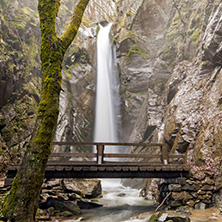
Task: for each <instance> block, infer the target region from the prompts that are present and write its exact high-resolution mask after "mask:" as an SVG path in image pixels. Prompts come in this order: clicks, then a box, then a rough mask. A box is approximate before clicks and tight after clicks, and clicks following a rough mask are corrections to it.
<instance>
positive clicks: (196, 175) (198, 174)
mask: <svg viewBox="0 0 222 222" xmlns="http://www.w3.org/2000/svg"><path fill="white" fill-rule="evenodd" d="M205 176H206V175H205V173H204V172H202V171H198V172H195V173H194V174H193V175H192V177H193V178H194V179H197V180H203V179H204V178H205Z"/></svg>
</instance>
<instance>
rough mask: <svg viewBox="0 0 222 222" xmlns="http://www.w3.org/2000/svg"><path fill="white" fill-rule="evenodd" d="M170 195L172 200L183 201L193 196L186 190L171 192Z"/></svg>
mask: <svg viewBox="0 0 222 222" xmlns="http://www.w3.org/2000/svg"><path fill="white" fill-rule="evenodd" d="M171 197H172V198H173V199H174V200H183V201H188V200H190V199H192V198H193V197H192V196H191V195H190V194H189V193H188V192H186V191H182V192H172V194H171Z"/></svg>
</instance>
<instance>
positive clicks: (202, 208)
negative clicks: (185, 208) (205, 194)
mask: <svg viewBox="0 0 222 222" xmlns="http://www.w3.org/2000/svg"><path fill="white" fill-rule="evenodd" d="M206 206H207V205H206V204H205V203H203V202H200V203H197V204H195V209H200V210H204V209H206Z"/></svg>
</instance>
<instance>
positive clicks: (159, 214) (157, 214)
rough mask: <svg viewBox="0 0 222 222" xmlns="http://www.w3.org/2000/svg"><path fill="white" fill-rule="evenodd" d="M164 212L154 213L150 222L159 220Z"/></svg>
mask: <svg viewBox="0 0 222 222" xmlns="http://www.w3.org/2000/svg"><path fill="white" fill-rule="evenodd" d="M161 215H162V213H161V212H159V213H156V214H153V215H152V216H151V217H150V219H149V222H158V221H159V220H158V219H159V218H160V217H161Z"/></svg>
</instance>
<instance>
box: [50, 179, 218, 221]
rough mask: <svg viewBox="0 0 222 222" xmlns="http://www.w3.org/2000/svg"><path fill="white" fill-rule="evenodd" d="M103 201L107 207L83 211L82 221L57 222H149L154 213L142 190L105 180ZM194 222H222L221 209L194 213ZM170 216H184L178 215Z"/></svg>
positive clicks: (76, 219)
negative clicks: (140, 195) (141, 193)
mask: <svg viewBox="0 0 222 222" xmlns="http://www.w3.org/2000/svg"><path fill="white" fill-rule="evenodd" d="M102 188H103V197H102V198H101V199H99V200H98V202H99V203H100V204H103V207H100V208H95V209H90V210H83V212H82V215H81V216H79V217H74V218H69V219H67V218H66V219H56V220H54V222H76V221H84V222H148V220H149V217H150V216H151V215H152V214H153V213H154V210H155V207H154V206H153V202H152V201H150V200H145V199H144V198H143V197H139V190H137V189H132V188H130V187H124V186H123V185H122V184H121V183H120V180H113V179H112V180H102ZM190 212H191V215H189V217H190V219H191V222H222V216H221V215H220V212H219V210H218V209H213V208H210V209H206V210H191V211H190ZM166 213H168V214H169V215H170V216H183V215H181V214H177V213H176V212H175V211H168V212H166Z"/></svg>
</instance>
